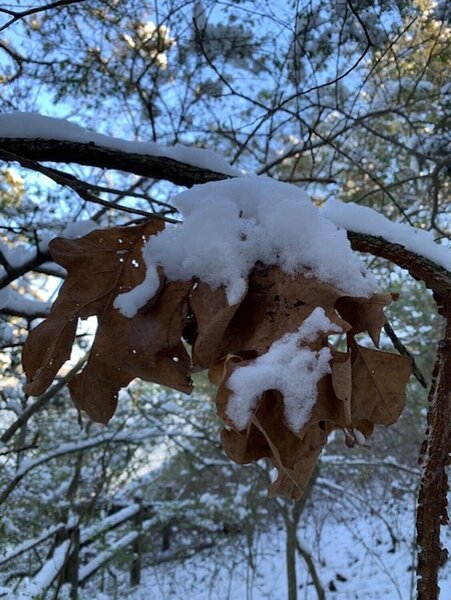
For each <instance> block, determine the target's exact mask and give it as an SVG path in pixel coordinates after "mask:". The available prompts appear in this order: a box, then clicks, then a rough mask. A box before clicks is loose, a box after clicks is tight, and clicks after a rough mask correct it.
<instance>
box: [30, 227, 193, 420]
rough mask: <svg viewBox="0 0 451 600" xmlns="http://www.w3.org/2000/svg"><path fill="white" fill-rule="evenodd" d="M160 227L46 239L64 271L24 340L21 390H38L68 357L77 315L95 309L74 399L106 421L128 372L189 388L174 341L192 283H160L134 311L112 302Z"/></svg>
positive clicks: (140, 272) (136, 274) (136, 279)
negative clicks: (51, 301)
mask: <svg viewBox="0 0 451 600" xmlns="http://www.w3.org/2000/svg"><path fill="white" fill-rule="evenodd" d="M162 228H163V224H162V223H161V222H159V221H150V222H146V223H144V224H142V225H139V226H133V227H116V228H112V229H106V230H102V231H94V232H92V233H90V234H88V235H87V236H85V237H83V238H81V239H76V240H66V239H62V238H57V239H55V240H53V241H52V242H51V244H50V252H51V254H52V257H53V259H54V260H55V261H56V262H57V263H58V264H60V265H61V266H63V267H65V269H66V270H67V277H66V280H65V282H64V284H63V286H62V287H61V290H60V292H59V294H58V298H57V300H56V301H55V303H54V304H53V306H52V310H51V312H50V315H49V317H47V319H46V320H45V321H43V322H42V323H41V324H40V325H38V327H36V328H35V329H34V330H33V331H32V332H31V334H30V336H29V338H28V340H27V342H26V344H25V346H24V351H23V365H24V370H25V373H26V376H27V379H28V383H27V385H26V387H25V390H26V392H27V393H28V394H30V395H37V394H41V393H43V392H44V391H45V389H46V388H47V387H48V386H49V385H50V383H51V382H52V380H53V378H54V377H55V375H56V373H57V372H58V370H59V369H60V367H61V366H62V365H63V364H64V362H65V361H66V360H67V359H68V358H69V356H70V350H71V346H72V343H73V341H74V336H75V331H76V326H77V321H78V318H83V319H84V318H87V317H89V316H94V315H95V316H97V320H98V328H97V333H96V337H95V340H94V343H93V347H92V350H91V352H90V357H89V360H88V363H87V364H86V366H85V369H84V371H83V372H82V373H81V374H80V375H78V376H77V377H76V378H75V379H74V380H73V382H72V385H71V392H72V395H73V399H74V401H75V402H76V404H77V405H78V406H79V407H80V408H83V409H84V410H86V412H87V413H88V414H89V415H90V416H91V417H92V418H93V419H95V420H98V421H100V422H107V421H108V419H109V418H110V417H111V416H112V414H113V412H114V408H115V406H116V400H117V393H118V390H119V389H120V388H121V387H123V386H124V385H126V384H127V383H128V382H129V381H131V379H133V378H134V377H141V378H143V379H146V380H149V381H155V380H156V381H158V382H159V383H165V384H166V385H172V386H173V387H176V388H177V389H181V390H183V391H187V392H189V391H190V390H191V383H190V378H189V369H190V360H189V357H188V355H187V353H186V351H185V349H184V347H183V344H182V343H181V332H182V330H183V327H184V325H185V321H186V315H187V297H188V294H189V290H190V289H191V283H190V282H184V283H172V284H169V285H168V286H165V288H164V290H163V291H162V290H161V288H160V291H159V292H158V293H157V294H156V296H155V297H154V298H153V299H152V302H153V304H152V302H150V303H149V305H148V306H147V307H145V310H144V311H143V310H142V311H140V312H138V313H137V315H136V316H135V317H133V318H128V317H125V316H123V315H122V314H121V313H120V312H119V311H118V310H117V309H116V308H114V306H113V302H114V299H115V298H116V296H117V295H118V294H119V293H123V292H126V291H129V290H130V289H133V288H134V287H135V286H136V285H138V284H139V283H141V282H142V280H143V279H144V274H145V265H144V263H143V260H142V256H141V251H142V247H143V245H144V243H145V241H146V240H147V238H148V237H149V236H150V235H154V234H155V233H157V232H159V231H161V229H162ZM161 279H162V276H161ZM163 294H164V297H163V301H162V302H161V301H160V300H161V296H162V295H163ZM146 311H147V312H146ZM144 348H145V350H144ZM138 350H139V354H140V356H139V357H138ZM132 358H133V360H132ZM93 374H95V375H94V376H93Z"/></svg>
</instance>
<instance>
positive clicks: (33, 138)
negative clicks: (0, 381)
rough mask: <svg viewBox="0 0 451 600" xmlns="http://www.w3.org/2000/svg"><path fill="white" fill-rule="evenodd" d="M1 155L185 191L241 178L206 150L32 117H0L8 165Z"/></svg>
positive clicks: (0, 134)
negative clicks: (129, 176) (120, 174)
mask: <svg viewBox="0 0 451 600" xmlns="http://www.w3.org/2000/svg"><path fill="white" fill-rule="evenodd" d="M2 150H5V151H6V152H7V153H8V152H12V153H14V154H16V155H18V156H20V157H24V158H27V159H32V160H37V161H51V162H57V163H76V164H80V165H87V166H92V167H99V168H107V169H117V170H119V171H125V172H128V173H134V174H136V175H143V176H146V177H154V178H156V179H166V180H168V181H172V182H173V183H175V184H177V185H183V186H188V187H189V186H192V185H194V184H196V183H205V182H207V181H214V180H218V179H225V178H227V177H233V176H237V175H239V174H240V172H239V171H238V169H235V168H233V167H231V166H230V165H229V164H228V163H227V162H226V161H225V160H224V159H223V158H222V157H221V156H219V155H218V154H216V153H214V152H212V151H210V150H204V149H201V148H195V147H189V146H183V145H181V144H176V145H175V146H172V147H165V146H161V145H160V144H156V143H145V142H131V141H128V140H122V139H118V138H113V137H109V136H106V135H101V134H97V133H94V132H91V131H88V130H87V129H84V128H82V127H79V126H78V125H75V124H74V123H69V122H68V121H66V120H64V119H54V118H51V117H44V116H41V115H38V114H33V113H10V114H3V115H0V158H2V159H3V160H10V159H9V157H8V156H7V154H6V155H5V154H3V153H2Z"/></svg>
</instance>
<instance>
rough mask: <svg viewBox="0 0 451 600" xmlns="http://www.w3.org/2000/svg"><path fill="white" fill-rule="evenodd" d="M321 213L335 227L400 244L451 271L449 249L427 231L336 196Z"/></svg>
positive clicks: (450, 253)
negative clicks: (398, 221) (438, 242)
mask: <svg viewBox="0 0 451 600" xmlns="http://www.w3.org/2000/svg"><path fill="white" fill-rule="evenodd" d="M321 213H322V214H323V215H324V216H325V217H326V218H328V219H330V220H331V221H332V222H333V223H335V225H338V226H339V227H343V228H344V229H347V230H348V231H355V232H356V233H364V234H367V235H374V236H377V237H383V238H384V239H385V240H387V241H389V242H392V243H394V244H401V245H402V246H404V247H405V248H406V249H407V250H411V251H412V252H415V254H419V255H420V256H424V257H425V258H428V259H429V260H431V261H432V262H435V263H436V264H437V265H440V266H441V267H444V268H445V269H448V271H451V250H450V248H448V247H446V246H443V245H439V244H437V243H436V242H435V241H434V236H433V234H432V232H431V231H425V230H424V229H418V228H415V227H411V226H410V225H407V224H405V223H395V222H393V221H390V220H389V219H387V218H386V217H384V215H381V214H380V213H378V212H376V211H375V210H373V209H372V208H368V207H367V206H360V205H358V204H355V203H354V202H346V203H344V202H340V200H336V199H331V200H328V201H327V202H326V203H325V204H324V206H323V207H322V209H321Z"/></svg>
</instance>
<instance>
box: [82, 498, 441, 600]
mask: <svg viewBox="0 0 451 600" xmlns="http://www.w3.org/2000/svg"><path fill="white" fill-rule="evenodd" d="M398 506H399V512H398V514H396V515H385V516H386V517H387V521H386V523H384V522H383V521H382V520H381V518H380V516H374V515H373V516H369V515H368V514H366V515H365V514H363V515H361V516H355V517H354V518H349V517H347V518H346V520H344V519H343V520H342V521H340V518H339V517H337V515H332V514H324V515H323V520H322V521H321V522H318V518H317V517H316V518H315V521H313V520H312V519H309V518H308V517H307V515H306V520H305V522H304V523H301V525H300V527H299V529H298V539H299V541H300V543H301V544H302V545H303V546H304V547H305V548H307V549H308V550H309V551H310V552H311V554H312V557H313V559H314V561H315V565H316V569H317V572H318V575H319V578H320V581H321V584H322V586H323V588H324V592H325V597H326V598H331V599H350V600H351V599H352V600H363V599H365V600H397V599H399V600H410V599H413V598H414V597H415V595H416V593H415V584H416V582H415V552H414V550H413V547H412V540H413V538H414V518H413V511H412V510H411V509H408V508H406V507H405V506H402V504H401V503H400V504H399V505H398ZM387 523H389V528H390V529H391V532H390V529H389V528H388V527H387ZM445 535H447V539H445V540H444V541H445V545H447V546H448V547H449V546H450V542H451V532H450V531H449V530H448V531H447V532H445ZM392 536H394V537H395V538H396V540H393V539H392ZM393 541H395V544H394V545H393ZM296 566H297V577H298V581H297V586H298V600H316V598H317V594H316V591H315V588H314V585H313V583H312V579H311V577H310V575H309V573H308V570H307V568H306V564H305V562H304V561H303V560H302V559H301V558H300V557H299V555H298V557H297V565H296ZM115 575H116V576H117V578H118V579H117V584H116V585H115V588H116V589H115V591H114V592H113V591H112V589H111V588H110V587H109V584H108V582H107V581H105V587H104V591H100V590H99V581H98V580H96V581H92V583H90V585H88V586H87V587H86V588H85V589H84V590H82V592H81V596H80V598H81V600H87V599H90V600H91V599H96V600H111V599H112V598H113V597H114V598H117V599H120V598H125V597H126V598H127V600H150V599H151V600H160V599H161V600H166V599H174V600H176V599H177V600H178V599H180V600H185V598H186V597H187V595H188V597H189V598H190V600H229V599H230V600H232V599H234V600H263V599H270V600H271V599H277V600H279V599H280V600H282V599H283V598H286V597H287V580H286V573H285V531H284V529H283V528H272V529H271V530H269V531H267V532H265V533H262V534H260V535H259V536H258V537H257V536H255V537H254V539H253V540H252V542H251V543H250V540H249V539H247V538H246V537H245V536H237V537H236V538H233V539H232V540H231V541H230V540H229V541H228V542H223V543H221V544H219V545H217V546H216V547H214V549H208V550H205V551H203V552H198V553H196V554H195V555H193V556H192V557H191V558H189V559H186V560H184V561H174V562H168V563H165V564H160V565H159V566H157V567H153V568H147V569H145V570H143V573H142V578H141V585H140V586H139V587H136V588H134V589H133V590H130V587H129V584H128V579H126V578H124V573H123V572H119V571H116V572H115ZM440 586H441V595H440V597H441V598H442V599H443V600H446V599H447V598H451V568H450V565H449V561H448V563H447V564H446V565H445V566H444V567H443V569H442V572H441V581H440ZM112 593H113V594H114V595H112Z"/></svg>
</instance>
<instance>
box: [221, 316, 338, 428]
mask: <svg viewBox="0 0 451 600" xmlns="http://www.w3.org/2000/svg"><path fill="white" fill-rule="evenodd" d="M340 331H341V329H340V327H338V325H335V324H333V323H331V321H330V320H329V319H328V318H327V317H326V315H325V312H324V309H322V308H316V309H315V310H314V311H313V312H312V314H311V315H310V316H309V317H308V319H306V320H305V321H304V323H303V324H302V325H301V326H300V327H299V329H298V331H297V332H296V333H289V334H286V335H284V336H283V337H282V338H280V340H277V341H276V342H274V344H272V346H271V347H270V348H269V350H268V352H267V353H266V354H263V355H262V356H259V357H258V358H256V359H255V360H254V361H252V362H251V363H250V364H249V365H246V366H244V367H238V368H237V369H236V370H235V371H234V372H233V373H232V375H231V376H230V377H229V379H228V381H227V387H228V388H229V389H230V391H231V392H232V396H231V397H230V399H229V402H228V406H227V415H228V416H229V417H230V419H231V420H232V421H233V423H234V425H236V427H237V429H239V430H243V429H246V428H247V426H248V425H249V423H250V421H251V418H252V414H253V411H254V409H255V407H256V405H257V402H258V399H259V397H260V396H261V394H263V392H265V391H266V390H272V389H276V390H279V391H280V392H282V394H283V403H284V414H285V418H286V420H287V423H288V425H289V427H290V428H291V429H292V431H299V430H300V429H301V427H302V426H303V425H304V424H305V423H306V422H307V420H308V419H309V417H310V414H311V411H312V408H313V405H314V404H315V402H316V397H317V389H316V386H317V384H318V382H319V380H320V379H322V378H323V377H324V376H325V375H327V374H328V373H330V366H329V361H330V359H331V358H332V355H331V353H330V350H329V348H322V349H321V350H320V351H319V352H316V351H314V350H311V349H310V348H308V347H306V346H305V344H306V343H309V342H313V341H314V340H315V339H316V338H317V337H318V335H319V334H321V333H324V334H327V333H329V334H332V333H338V332H340ZM303 344H304V347H302V345H303Z"/></svg>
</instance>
